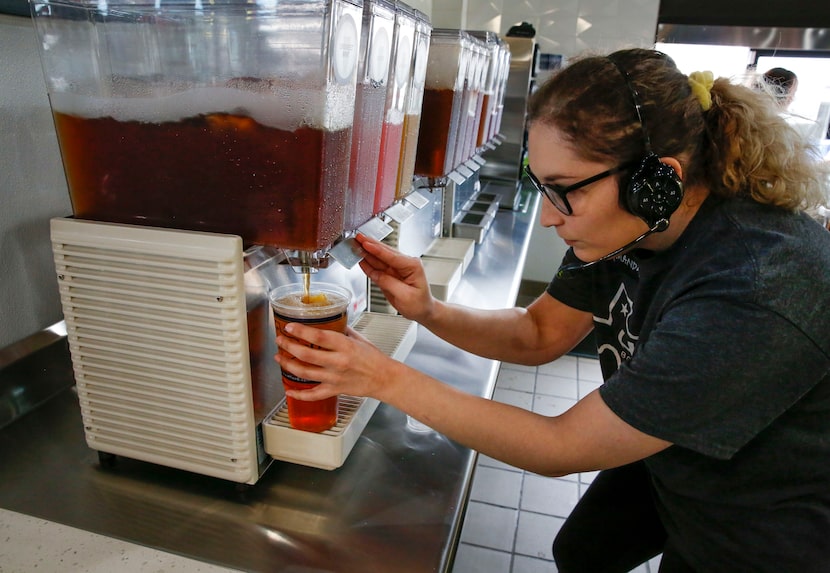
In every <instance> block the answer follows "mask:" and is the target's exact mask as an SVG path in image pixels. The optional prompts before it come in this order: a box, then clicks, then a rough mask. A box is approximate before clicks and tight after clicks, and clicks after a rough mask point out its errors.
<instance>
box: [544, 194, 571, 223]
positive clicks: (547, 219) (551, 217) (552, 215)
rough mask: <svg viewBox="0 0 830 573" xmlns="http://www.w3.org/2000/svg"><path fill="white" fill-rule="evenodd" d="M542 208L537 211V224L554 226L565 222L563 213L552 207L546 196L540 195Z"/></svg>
mask: <svg viewBox="0 0 830 573" xmlns="http://www.w3.org/2000/svg"><path fill="white" fill-rule="evenodd" d="M540 201H542V210H541V212H540V213H539V224H540V225H542V226H543V227H556V226H559V225H561V224H562V223H564V222H565V214H564V213H562V211H560V210H559V209H557V208H556V207H554V205H553V203H551V202H550V200H549V199H548V198H547V197H540Z"/></svg>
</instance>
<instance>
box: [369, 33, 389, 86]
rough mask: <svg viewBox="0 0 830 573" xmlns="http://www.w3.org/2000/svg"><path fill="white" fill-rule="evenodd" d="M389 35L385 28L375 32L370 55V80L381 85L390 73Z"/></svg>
mask: <svg viewBox="0 0 830 573" xmlns="http://www.w3.org/2000/svg"><path fill="white" fill-rule="evenodd" d="M389 52H390V46H389V33H388V32H387V31H386V29H385V28H378V29H377V30H375V34H374V38H373V40H372V50H371V53H370V54H369V79H370V80H372V81H373V82H374V83H376V84H378V85H380V84H383V83H384V82H385V81H386V76H387V74H388V73H389Z"/></svg>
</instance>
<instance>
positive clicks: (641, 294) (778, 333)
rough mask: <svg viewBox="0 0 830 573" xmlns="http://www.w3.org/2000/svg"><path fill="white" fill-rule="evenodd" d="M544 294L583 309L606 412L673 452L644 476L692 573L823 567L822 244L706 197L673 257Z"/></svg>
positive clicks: (825, 269) (828, 535)
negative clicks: (590, 321) (590, 324)
mask: <svg viewBox="0 0 830 573" xmlns="http://www.w3.org/2000/svg"><path fill="white" fill-rule="evenodd" d="M569 257H572V254H569ZM566 258H567V257H566ZM548 292H549V293H550V294H551V295H552V296H554V297H556V298H557V299H559V300H560V301H562V302H564V303H565V304H568V305H571V306H573V307H575V308H579V309H582V310H588V311H590V312H592V313H593V315H594V324H595V331H596V334H597V346H598V349H599V351H600V359H601V361H602V366H603V373H604V375H605V378H606V382H605V384H604V385H603V386H602V387H601V388H600V395H601V396H602V398H603V400H604V401H605V403H606V404H607V405H608V406H609V407H610V408H611V410H612V411H614V412H615V413H616V414H617V415H618V416H619V417H620V418H621V419H623V420H624V421H625V422H627V423H628V424H630V425H631V426H633V427H635V428H637V429H639V430H641V431H643V432H645V433H647V434H650V435H653V436H656V437H659V438H662V439H664V440H667V441H670V442H672V443H673V444H674V445H673V446H671V447H669V448H668V449H666V450H664V451H662V452H660V453H658V454H656V455H654V456H651V457H650V458H648V459H646V465H647V467H648V468H649V470H650V472H651V475H652V478H653V482H654V486H655V491H656V493H657V499H658V509H659V511H660V513H661V516H662V518H663V522H664V524H665V526H666V529H667V531H668V532H669V535H670V536H672V538H673V542H674V544H675V545H676V546H677V547H678V550H679V551H680V552H681V553H682V554H683V555H684V557H685V558H686V559H687V560H688V562H689V563H690V564H691V565H693V566H694V567H695V568H697V569H698V570H700V571H706V572H721V571H722V572H729V573H733V572H736V571H752V572H764V571H769V572H771V573H772V572H775V573H782V572H790V571H792V572H794V573H795V572H797V573H808V572H830V233H828V232H827V231H826V230H825V229H823V228H822V227H821V226H820V225H818V224H817V223H816V222H815V221H812V220H811V219H809V218H808V217H807V216H806V215H794V214H790V213H787V212H784V211H781V210H778V209H774V208H770V207H765V206H761V205H758V204H756V203H754V202H752V201H747V200H727V201H724V200H719V199H715V198H709V199H708V200H707V201H706V202H705V203H704V205H703V206H702V208H701V209H700V211H699V212H698V213H697V215H696V216H695V218H694V219H693V220H692V222H691V223H690V225H689V226H688V228H687V229H686V230H685V231H684V233H683V235H682V236H681V237H680V238H679V239H678V241H677V242H676V243H675V244H674V245H673V246H672V247H671V248H670V249H668V250H666V251H663V252H660V253H656V254H651V253H643V252H634V253H632V254H631V255H629V256H627V257H623V258H619V259H616V260H614V261H609V262H607V263H601V264H598V265H596V266H595V267H591V268H590V269H585V271H584V272H583V273H577V274H576V276H575V277H574V278H568V279H555V280H554V281H553V282H552V283H551V284H550V285H549V287H548ZM615 368H616V371H614V369H615Z"/></svg>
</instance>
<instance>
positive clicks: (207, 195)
mask: <svg viewBox="0 0 830 573" xmlns="http://www.w3.org/2000/svg"><path fill="white" fill-rule="evenodd" d="M54 117H55V127H56V130H57V134H58V140H59V143H60V147H61V153H62V156H63V162H64V168H65V171H66V176H67V181H68V184H69V193H70V197H71V199H72V208H73V211H74V214H75V216H76V217H79V218H84V219H94V220H99V221H112V222H117V223H132V224H140V225H151V226H159V227H173V228H180V229H189V230H196V231H209V232H219V233H232V234H238V235H240V236H241V237H242V238H243V241H244V242H245V243H246V244H260V245H271V246H276V247H282V248H286V249H300V250H307V251H313V250H317V249H321V248H324V247H326V246H328V245H330V244H331V243H332V242H333V241H334V240H335V239H337V238H338V237H339V236H340V235H341V234H342V232H343V204H344V202H345V193H346V186H347V183H348V174H349V156H350V148H351V142H352V130H351V128H346V129H341V130H337V131H326V130H321V129H313V128H310V127H302V128H299V129H297V130H295V131H284V130H281V129H277V128H274V127H268V126H266V125H263V124H261V123H258V122H257V121H255V120H254V119H252V118H250V117H247V116H244V115H233V114H229V113H212V114H207V115H197V116H193V117H188V118H185V119H181V120H178V121H160V122H149V121H132V120H116V119H113V118H112V117H97V118H88V117H79V116H75V115H70V114H65V113H61V112H55V114H54Z"/></svg>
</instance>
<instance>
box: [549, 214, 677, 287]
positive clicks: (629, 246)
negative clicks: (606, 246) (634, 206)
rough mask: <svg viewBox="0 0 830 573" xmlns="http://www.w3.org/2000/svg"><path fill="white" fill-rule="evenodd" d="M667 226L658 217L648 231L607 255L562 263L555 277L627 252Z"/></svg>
mask: <svg viewBox="0 0 830 573" xmlns="http://www.w3.org/2000/svg"><path fill="white" fill-rule="evenodd" d="M668 228H669V220H668V219H660V220H658V221H657V222H656V223H654V225H652V226H651V228H650V229H649V230H648V231H646V232H645V233H643V234H642V235H640V236H639V237H637V238H636V239H634V240H633V241H631V242H630V243H628V244H626V245H623V246H622V247H620V248H619V249H617V250H615V251H612V252H610V253H608V254H607V255H605V256H603V257H600V258H598V259H597V260H595V261H591V262H589V263H571V264H569V265H564V266H562V267H560V268H559V270H558V271H556V277H557V278H560V279H568V278H572V277H574V276H575V275H576V273H577V272H578V271H581V270H584V269H587V268H589V267H593V266H594V265H596V264H598V263H601V262H603V261H608V260H611V259H613V258H616V257H618V256H620V255H622V254H624V253H627V252H628V251H630V250H631V249H633V248H634V247H636V246H637V245H638V244H639V243H640V242H641V241H642V240H643V239H645V238H646V237H648V236H649V235H651V234H652V233H662V232H663V231H665V230H666V229H668Z"/></svg>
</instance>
